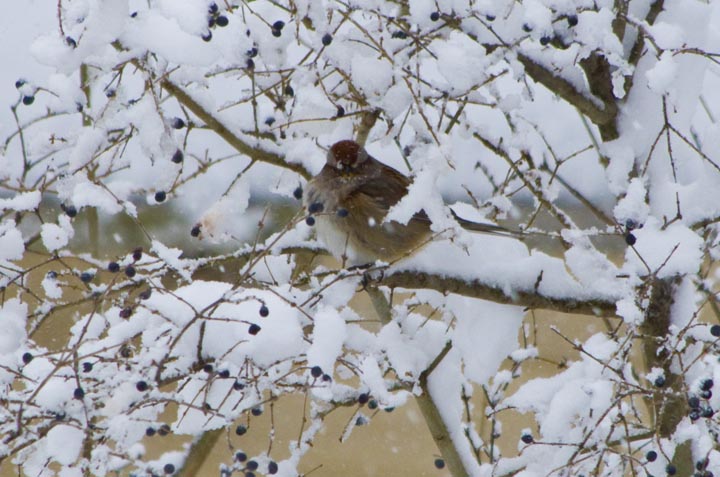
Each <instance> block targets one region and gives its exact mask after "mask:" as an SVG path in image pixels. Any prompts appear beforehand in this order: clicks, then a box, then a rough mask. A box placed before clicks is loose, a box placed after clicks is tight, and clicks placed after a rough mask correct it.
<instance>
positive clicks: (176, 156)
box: [170, 149, 185, 164]
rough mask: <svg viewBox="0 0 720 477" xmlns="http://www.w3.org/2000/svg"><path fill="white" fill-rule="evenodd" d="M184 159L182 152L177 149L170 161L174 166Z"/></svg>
mask: <svg viewBox="0 0 720 477" xmlns="http://www.w3.org/2000/svg"><path fill="white" fill-rule="evenodd" d="M184 157H185V155H184V154H183V152H182V151H181V150H180V149H178V150H176V151H175V154H173V156H172V158H171V159H170V160H171V161H173V162H174V163H175V164H180V163H181V162H182V161H183V158H184Z"/></svg>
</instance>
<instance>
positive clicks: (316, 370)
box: [310, 366, 323, 378]
mask: <svg viewBox="0 0 720 477" xmlns="http://www.w3.org/2000/svg"><path fill="white" fill-rule="evenodd" d="M322 374H323V372H322V368H321V367H320V366H313V367H312V368H310V375H311V376H312V377H313V378H319V377H320V376H322Z"/></svg>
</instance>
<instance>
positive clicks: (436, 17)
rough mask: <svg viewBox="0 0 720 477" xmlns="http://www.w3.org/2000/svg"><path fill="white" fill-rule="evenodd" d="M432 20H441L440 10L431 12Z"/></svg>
mask: <svg viewBox="0 0 720 477" xmlns="http://www.w3.org/2000/svg"><path fill="white" fill-rule="evenodd" d="M430 20H431V21H434V22H436V21H438V20H440V12H432V13H431V14H430Z"/></svg>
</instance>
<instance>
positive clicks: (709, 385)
mask: <svg viewBox="0 0 720 477" xmlns="http://www.w3.org/2000/svg"><path fill="white" fill-rule="evenodd" d="M714 385H715V382H714V381H713V380H712V379H706V380H705V381H703V382H702V384H701V385H700V389H702V390H703V391H710V390H711V389H712V387H713V386H714Z"/></svg>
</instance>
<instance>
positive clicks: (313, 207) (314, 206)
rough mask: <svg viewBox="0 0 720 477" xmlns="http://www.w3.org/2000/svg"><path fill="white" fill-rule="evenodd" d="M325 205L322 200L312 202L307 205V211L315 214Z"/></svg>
mask: <svg viewBox="0 0 720 477" xmlns="http://www.w3.org/2000/svg"><path fill="white" fill-rule="evenodd" d="M324 208H325V206H324V205H323V203H322V202H313V203H312V204H310V205H309V206H308V212H309V213H311V214H317V213H319V212H322V211H323V209H324Z"/></svg>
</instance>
